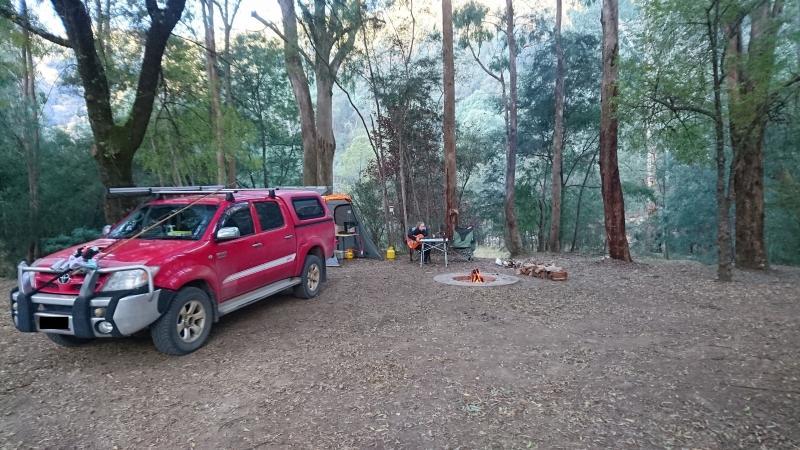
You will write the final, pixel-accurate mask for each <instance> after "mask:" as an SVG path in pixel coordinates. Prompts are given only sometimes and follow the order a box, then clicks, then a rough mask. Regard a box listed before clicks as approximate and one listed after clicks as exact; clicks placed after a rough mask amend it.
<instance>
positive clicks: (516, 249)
mask: <svg viewBox="0 0 800 450" xmlns="http://www.w3.org/2000/svg"><path fill="white" fill-rule="evenodd" d="M506 36H507V38H508V74H509V98H508V144H507V147H506V202H505V213H506V247H507V248H508V251H509V253H511V256H512V257H514V256H519V255H520V254H521V253H522V252H523V247H522V238H521V237H520V234H519V228H518V227H517V214H516V212H515V211H514V189H515V187H516V174H517V41H516V38H515V37H514V7H513V3H512V0H506Z"/></svg>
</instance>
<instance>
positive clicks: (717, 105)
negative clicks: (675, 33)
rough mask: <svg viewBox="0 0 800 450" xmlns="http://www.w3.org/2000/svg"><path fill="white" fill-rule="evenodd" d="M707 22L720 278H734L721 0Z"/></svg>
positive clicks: (718, 269) (718, 274)
mask: <svg viewBox="0 0 800 450" xmlns="http://www.w3.org/2000/svg"><path fill="white" fill-rule="evenodd" d="M706 19H707V21H706V25H707V32H708V38H709V44H710V47H711V67H712V71H711V74H712V81H713V83H714V86H713V87H714V144H715V145H714V148H715V153H716V162H717V185H716V197H717V279H718V280H719V281H731V280H732V279H733V274H732V270H731V266H732V264H731V262H732V261H731V232H730V228H729V226H728V225H729V222H728V220H729V215H730V197H729V195H728V192H727V189H726V186H727V182H726V179H725V169H726V166H727V164H726V162H725V131H724V127H725V123H724V121H723V119H722V75H721V74H720V60H719V46H718V44H719V42H718V41H719V40H718V36H719V1H715V2H714V19H713V20H712V19H711V17H710V11H709V14H707V16H706Z"/></svg>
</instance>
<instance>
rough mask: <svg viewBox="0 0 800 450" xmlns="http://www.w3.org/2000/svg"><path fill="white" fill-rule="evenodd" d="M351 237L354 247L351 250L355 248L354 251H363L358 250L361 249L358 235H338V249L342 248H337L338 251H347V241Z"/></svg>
mask: <svg viewBox="0 0 800 450" xmlns="http://www.w3.org/2000/svg"><path fill="white" fill-rule="evenodd" d="M349 237H351V238H353V247H351V248H353V249H354V250H356V249H357V250H359V251H360V250H361V249H360V248H358V247H359V245H358V233H336V247H341V248H337V250H341V251H345V250H347V241H346V239H347V238H349Z"/></svg>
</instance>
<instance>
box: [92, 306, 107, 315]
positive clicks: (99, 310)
mask: <svg viewBox="0 0 800 450" xmlns="http://www.w3.org/2000/svg"><path fill="white" fill-rule="evenodd" d="M94 316H95V317H105V316H106V309H105V308H95V309H94Z"/></svg>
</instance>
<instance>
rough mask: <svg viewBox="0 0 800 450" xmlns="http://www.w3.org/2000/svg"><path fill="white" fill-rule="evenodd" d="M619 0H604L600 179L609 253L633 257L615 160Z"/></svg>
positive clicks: (623, 259)
mask: <svg viewBox="0 0 800 450" xmlns="http://www.w3.org/2000/svg"><path fill="white" fill-rule="evenodd" d="M618 14H619V4H618V0H603V10H602V14H601V22H602V25H603V80H602V84H601V89H600V93H601V99H600V179H601V186H602V191H603V211H604V215H605V228H606V240H607V241H608V253H609V256H611V258H613V259H619V260H622V261H632V259H631V253H630V249H629V248H628V238H627V236H626V235H625V201H624V199H623V196H622V183H621V182H620V178H619V165H618V163H617V131H618V128H619V122H618V119H617V72H618V67H617V63H618V58H619V47H618V39H619V32H618Z"/></svg>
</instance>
